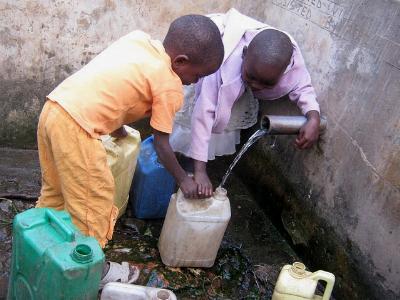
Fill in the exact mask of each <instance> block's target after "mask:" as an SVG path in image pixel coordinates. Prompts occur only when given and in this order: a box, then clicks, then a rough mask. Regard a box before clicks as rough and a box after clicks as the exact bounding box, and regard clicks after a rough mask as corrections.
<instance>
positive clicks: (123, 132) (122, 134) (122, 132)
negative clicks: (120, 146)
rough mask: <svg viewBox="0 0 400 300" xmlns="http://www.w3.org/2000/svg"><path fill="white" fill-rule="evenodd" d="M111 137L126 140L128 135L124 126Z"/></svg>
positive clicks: (112, 133)
mask: <svg viewBox="0 0 400 300" xmlns="http://www.w3.org/2000/svg"><path fill="white" fill-rule="evenodd" d="M110 135H111V136H112V137H114V138H124V137H126V136H127V135H128V133H127V132H126V130H125V128H124V126H122V127H120V128H118V129H117V130H115V131H113V132H111V133H110Z"/></svg>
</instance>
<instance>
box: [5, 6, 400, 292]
mask: <svg viewBox="0 0 400 300" xmlns="http://www.w3.org/2000/svg"><path fill="white" fill-rule="evenodd" d="M231 6H234V7H236V8H238V9H239V10H241V11H242V12H243V13H246V14H248V15H250V16H253V17H255V18H257V19H259V20H261V21H265V22H267V23H269V24H270V25H273V26H276V27H279V28H280V29H282V30H285V31H287V32H289V33H290V34H292V35H293V37H294V38H295V39H296V40H297V41H298V43H299V45H300V47H301V49H302V51H303V54H304V57H305V60H306V62H307V64H308V66H309V70H310V73H311V76H312V78H313V83H314V85H315V88H316V90H317V92H318V95H319V101H320V103H321V107H322V110H323V113H324V114H325V115H326V116H327V118H328V130H327V132H326V133H325V135H324V137H323V141H322V142H321V143H320V145H319V147H316V148H315V149H312V150H310V151H297V150H295V149H294V148H293V146H292V142H293V138H292V137H279V138H278V139H277V142H276V146H275V147H274V148H272V149H271V147H270V146H269V143H270V141H269V140H268V139H265V140H263V141H261V142H259V143H258V144H257V146H256V147H255V149H253V152H252V153H251V154H250V155H249V156H248V157H249V158H248V159H247V160H245V161H243V163H242V164H241V168H242V170H244V172H243V174H247V175H248V176H246V177H247V178H250V179H253V180H252V182H253V183H256V184H255V185H254V186H255V187H254V189H255V191H256V192H258V193H259V195H260V197H261V198H260V199H262V195H264V198H265V199H263V201H265V202H266V203H269V202H272V201H271V200H270V199H269V198H268V197H267V196H265V195H266V191H267V190H272V191H273V192H274V193H275V195H277V196H278V197H279V198H280V199H281V202H280V203H275V204H274V203H272V204H271V203H270V204H271V205H272V206H274V205H275V206H276V208H278V209H280V211H281V216H279V217H278V219H282V220H283V225H284V227H285V228H286V230H287V231H288V232H289V233H290V235H291V237H292V239H293V242H294V244H296V245H298V246H299V247H300V246H302V247H304V248H305V249H306V250H307V251H306V252H305V253H306V254H305V255H306V256H308V261H309V262H310V263H311V265H310V266H311V267H318V268H325V269H327V270H329V271H333V272H334V273H335V274H336V275H337V282H338V285H337V287H336V289H335V290H336V292H337V294H338V295H341V297H340V298H339V299H350V298H351V299H395V298H396V297H397V298H398V297H400V294H399V288H398V287H399V286H400V259H399V249H400V241H399V238H398V237H399V236H400V226H399V225H400V153H399V152H400V136H399V128H400V118H399V115H400V105H399V95H400V85H399V82H400V23H399V20H400V3H399V1H383V0H382V1H373V0H369V1H362V0H354V1H350V0H266V1H244V0H236V1H172V0H166V1H156V0H149V1H144V0H135V1H133V0H131V1H127V0H125V1H123V0H121V1H113V0H103V1H100V0H96V1H78V0H74V1H72V0H69V1H61V0H57V1H50V0H41V1H28V0H26V1H11V0H0V19H1V23H0V41H1V43H0V53H2V55H1V56H0V70H1V71H0V108H1V109H0V145H2V146H13V147H22V148H34V147H35V131H36V123H37V117H38V114H39V112H40V109H41V106H42V104H43V101H44V98H45V95H46V94H48V93H49V92H50V91H51V90H52V89H53V88H54V87H55V86H56V85H57V84H58V83H59V82H60V81H61V80H63V79H64V78H65V77H66V76H68V75H69V74H71V73H73V72H74V71H76V70H78V69H79V68H80V67H81V66H82V65H84V64H86V63H87V62H88V61H89V60H90V59H91V58H93V57H94V56H95V55H96V54H97V53H99V52H100V51H101V50H102V49H104V48H105V47H106V46H107V45H108V44H109V43H111V42H112V41H114V40H116V39H117V38H119V37H120V36H122V35H124V34H126V33H128V32H129V31H131V30H134V29H142V30H144V31H147V32H149V33H150V34H152V35H153V36H154V37H156V38H160V39H161V38H162V37H163V35H164V34H165V32H166V29H167V26H168V24H169V22H170V21H171V20H172V19H174V18H175V17H177V16H179V15H182V14H186V13H209V12H217V11H219V12H224V11H226V10H227V9H228V8H229V7H231ZM288 107H290V105H289V104H288V103H287V102H285V101H277V102H276V103H275V104H272V103H267V104H264V109H265V111H266V112H268V111H275V112H276V113H287V112H288V110H289V108H288ZM260 162H261V163H260ZM268 200H269V201H268ZM352 293H353V294H352ZM349 295H353V296H351V297H350V298H349Z"/></svg>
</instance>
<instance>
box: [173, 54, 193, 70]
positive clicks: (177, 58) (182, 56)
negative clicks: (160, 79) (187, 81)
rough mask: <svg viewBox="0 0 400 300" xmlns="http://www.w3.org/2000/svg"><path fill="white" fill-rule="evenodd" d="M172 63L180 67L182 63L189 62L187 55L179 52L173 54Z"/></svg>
mask: <svg viewBox="0 0 400 300" xmlns="http://www.w3.org/2000/svg"><path fill="white" fill-rule="evenodd" d="M172 64H173V65H174V66H176V67H182V66H184V65H187V64H189V57H188V56H187V55H185V54H179V55H177V56H175V58H174V60H173V61H172Z"/></svg>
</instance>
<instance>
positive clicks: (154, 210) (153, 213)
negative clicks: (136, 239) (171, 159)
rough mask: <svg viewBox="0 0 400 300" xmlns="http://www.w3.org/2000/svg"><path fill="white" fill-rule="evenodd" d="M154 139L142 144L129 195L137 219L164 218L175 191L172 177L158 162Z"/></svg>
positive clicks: (151, 138) (150, 138) (151, 137)
mask: <svg viewBox="0 0 400 300" xmlns="http://www.w3.org/2000/svg"><path fill="white" fill-rule="evenodd" d="M153 141H154V137H153V136H150V137H149V138H147V139H146V140H144V141H143V142H142V145H141V149H140V153H139V158H138V162H137V166H136V171H135V176H134V177H133V183H132V187H131V191H130V194H129V199H130V203H131V206H132V210H133V212H134V214H135V216H136V217H137V218H140V219H157V218H164V217H165V215H166V213H167V209H168V204H169V200H170V198H171V195H172V194H173V193H174V191H175V180H174V177H173V176H172V175H171V174H170V173H169V172H168V171H167V170H166V169H165V168H164V166H163V165H162V164H161V163H160V162H159V161H158V157H157V153H156V150H155V148H154V144H153Z"/></svg>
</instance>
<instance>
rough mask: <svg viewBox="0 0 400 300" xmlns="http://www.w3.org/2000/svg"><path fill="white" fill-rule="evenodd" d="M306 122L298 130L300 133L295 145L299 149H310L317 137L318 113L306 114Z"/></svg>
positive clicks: (314, 111) (313, 111)
mask: <svg viewBox="0 0 400 300" xmlns="http://www.w3.org/2000/svg"><path fill="white" fill-rule="evenodd" d="M306 117H307V122H306V124H304V125H303V127H301V128H300V133H299V135H298V136H297V138H296V141H295V145H296V147H297V148H299V149H307V148H310V147H311V146H312V145H313V144H314V143H315V142H316V141H317V140H318V137H319V123H320V117H319V112H318V111H316V110H310V111H309V112H307V113H306Z"/></svg>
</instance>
